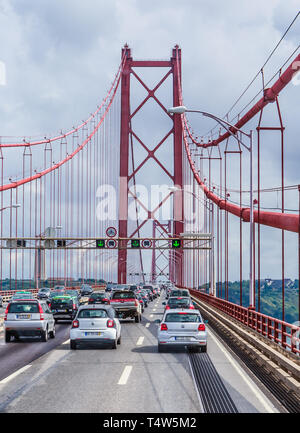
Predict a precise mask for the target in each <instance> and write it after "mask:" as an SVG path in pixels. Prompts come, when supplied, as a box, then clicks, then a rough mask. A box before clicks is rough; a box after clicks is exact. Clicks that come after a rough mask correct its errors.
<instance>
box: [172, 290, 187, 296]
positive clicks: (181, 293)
mask: <svg viewBox="0 0 300 433" xmlns="http://www.w3.org/2000/svg"><path fill="white" fill-rule="evenodd" d="M171 296H189V292H188V291H187V290H172V292H171Z"/></svg>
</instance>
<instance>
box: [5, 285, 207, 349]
mask: <svg viewBox="0 0 300 433" xmlns="http://www.w3.org/2000/svg"><path fill="white" fill-rule="evenodd" d="M162 290H164V291H165V298H166V301H164V302H162V305H163V306H164V307H165V308H164V313H163V317H162V319H161V320H155V323H157V325H158V330H157V342H158V343H157V344H158V346H157V347H158V351H159V352H162V351H163V350H165V349H166V348H170V347H175V346H180V347H182V346H184V347H188V348H190V349H191V350H196V351H202V352H206V347H207V330H206V321H204V320H203V318H202V316H201V314H200V312H199V310H198V309H196V308H195V304H194V302H193V301H192V298H191V296H190V293H189V291H188V290H187V289H180V288H176V287H174V286H172V285H169V286H163V287H159V286H155V285H150V284H147V285H144V284H139V285H135V284H131V285H130V284H111V285H110V286H109V285H107V287H106V290H105V291H99V292H98V291H93V289H92V287H91V286H88V285H87V284H84V285H82V287H81V289H80V290H76V289H69V288H68V289H67V288H65V287H64V286H55V287H54V288H53V289H49V288H46V287H43V288H41V289H40V290H39V292H38V295H37V299H35V298H34V297H33V295H32V293H31V292H26V291H20V292H16V293H15V294H14V295H13V296H12V297H11V300H10V302H9V303H8V305H7V307H6V311H5V317H4V332H5V341H6V342H7V343H9V342H10V341H11V339H12V338H13V337H14V339H15V340H19V338H20V337H23V336H40V338H41V341H43V342H46V341H48V338H49V337H50V338H55V324H56V323H57V322H58V321H66V320H67V321H69V322H71V323H72V325H71V329H70V348H71V349H72V350H74V349H77V347H80V346H82V345H83V344H86V343H88V344H90V343H100V344H101V345H102V344H105V345H109V346H110V347H111V348H113V349H116V348H117V345H118V344H120V343H121V323H120V320H121V319H133V320H134V321H135V322H136V323H139V322H140V321H141V319H142V313H143V312H144V311H145V308H147V307H148V306H149V304H150V303H151V302H152V301H153V300H154V299H156V298H157V297H159V296H160V294H161V292H162ZM86 295H88V299H87V300H86V299H85V302H86V305H82V302H80V299H81V297H82V296H86Z"/></svg>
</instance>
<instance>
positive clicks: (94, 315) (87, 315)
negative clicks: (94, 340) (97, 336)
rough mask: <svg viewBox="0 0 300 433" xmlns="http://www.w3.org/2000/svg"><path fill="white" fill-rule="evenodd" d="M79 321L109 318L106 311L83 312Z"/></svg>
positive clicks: (80, 313) (79, 316)
mask: <svg viewBox="0 0 300 433" xmlns="http://www.w3.org/2000/svg"><path fill="white" fill-rule="evenodd" d="M77 317H78V319H104V318H105V317H108V315H107V312H106V310H87V309H86V310H81V311H79V313H78V316H77Z"/></svg>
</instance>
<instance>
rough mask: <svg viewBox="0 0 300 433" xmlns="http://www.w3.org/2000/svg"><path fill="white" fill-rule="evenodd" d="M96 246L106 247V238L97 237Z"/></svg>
mask: <svg viewBox="0 0 300 433" xmlns="http://www.w3.org/2000/svg"><path fill="white" fill-rule="evenodd" d="M96 247H97V248H105V240H104V239H97V240H96Z"/></svg>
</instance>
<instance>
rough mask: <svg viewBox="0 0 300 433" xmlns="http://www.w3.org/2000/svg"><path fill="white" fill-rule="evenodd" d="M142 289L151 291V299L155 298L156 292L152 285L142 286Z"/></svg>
mask: <svg viewBox="0 0 300 433" xmlns="http://www.w3.org/2000/svg"><path fill="white" fill-rule="evenodd" d="M143 289H146V290H150V291H151V293H152V300H153V299H154V298H157V293H155V292H154V288H153V287H152V286H144V287H143Z"/></svg>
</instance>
